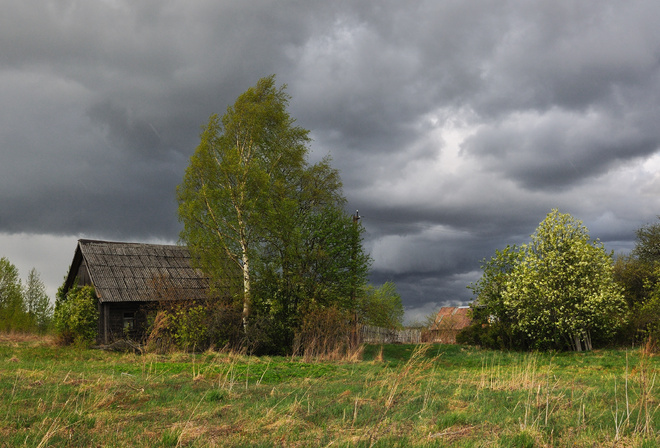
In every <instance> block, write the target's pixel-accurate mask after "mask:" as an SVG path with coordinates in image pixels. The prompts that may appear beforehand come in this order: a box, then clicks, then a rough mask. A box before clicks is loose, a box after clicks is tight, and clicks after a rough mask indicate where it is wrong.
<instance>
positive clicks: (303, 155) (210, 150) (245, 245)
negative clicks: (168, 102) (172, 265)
mask: <svg viewBox="0 0 660 448" xmlns="http://www.w3.org/2000/svg"><path fill="white" fill-rule="evenodd" d="M288 101H289V96H288V95H287V94H286V92H285V86H282V87H279V88H277V87H276V86H275V78H274V76H270V77H267V78H262V79H260V80H259V81H258V82H257V84H256V86H254V87H251V88H250V89H248V90H247V91H246V92H245V93H243V94H242V95H240V96H239V97H238V99H237V100H236V102H235V103H234V105H233V106H230V107H229V108H228V109H227V112H226V114H225V115H224V116H223V117H222V118H219V117H218V116H216V115H213V116H211V118H210V119H209V122H208V124H207V125H206V127H205V128H204V129H203V131H202V134H201V138H200V144H199V146H198V147H197V149H196V151H195V153H194V155H193V156H192V157H191V159H190V165H189V167H188V168H187V170H186V173H185V175H184V179H183V182H182V184H181V185H179V187H178V188H177V199H178V202H179V219H180V221H181V222H182V223H183V227H184V228H183V231H182V232H181V235H180V236H181V239H182V240H183V241H184V242H185V243H186V244H187V245H188V247H189V249H190V251H191V254H192V255H193V257H194V258H195V260H196V262H197V263H198V265H199V266H200V267H201V268H202V269H203V270H204V271H205V272H206V273H207V274H208V275H209V276H210V278H211V279H212V283H213V286H214V291H215V292H216V293H217V292H218V291H222V292H223V293H222V294H220V295H230V296H231V297H232V298H234V302H235V303H236V304H240V305H242V309H243V313H242V314H243V325H244V328H245V330H246V331H248V327H249V325H248V324H249V323H250V322H252V324H251V325H252V326H253V330H251V331H257V330H256V329H257V328H263V326H264V325H266V323H268V322H269V323H270V324H272V325H274V326H275V327H277V328H273V331H268V332H267V333H268V334H269V335H270V336H269V339H271V340H279V341H282V342H281V343H282V344H285V345H286V344H288V345H289V346H290V344H291V342H292V339H293V331H294V329H295V328H297V326H298V325H300V323H301V316H302V315H303V314H304V313H305V310H307V309H311V308H313V307H318V306H321V307H326V306H335V305H336V306H339V307H341V308H345V309H348V308H350V309H353V308H354V306H355V295H356V292H357V291H358V289H359V288H361V287H362V286H363V285H364V284H365V282H366V278H367V275H368V268H369V263H370V259H369V257H368V256H367V255H366V254H365V253H364V251H363V249H362V244H361V243H362V237H361V235H362V231H363V229H362V227H361V226H360V225H359V224H354V223H353V222H352V220H351V217H350V216H348V215H347V214H346V213H345V212H344V211H343V207H344V205H345V202H346V201H345V199H344V197H343V194H342V185H341V180H340V177H339V173H338V172H337V171H336V170H335V169H333V168H332V167H331V166H330V161H329V159H324V160H322V161H321V162H319V163H316V164H314V165H310V164H309V163H308V162H307V156H308V152H309V150H308V146H307V145H308V143H309V137H308V134H309V131H307V130H305V129H303V128H301V127H298V126H296V125H295V120H294V119H293V118H291V117H290V115H289V113H288V112H287V106H288ZM246 336H247V337H248V338H250V335H249V334H247V335H246ZM285 341H286V342H285Z"/></svg>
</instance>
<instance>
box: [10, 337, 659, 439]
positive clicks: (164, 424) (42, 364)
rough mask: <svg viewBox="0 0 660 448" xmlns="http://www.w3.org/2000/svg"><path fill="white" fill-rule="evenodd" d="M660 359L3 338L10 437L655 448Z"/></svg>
mask: <svg viewBox="0 0 660 448" xmlns="http://www.w3.org/2000/svg"><path fill="white" fill-rule="evenodd" d="M658 367H659V362H658V359H657V358H656V357H655V356H653V353H652V352H651V350H648V349H647V348H645V347H642V348H640V349H629V350H597V351H593V352H589V353H509V352H497V351H487V350H479V349H476V348H470V347H463V346H449V345H423V346H411V345H386V346H365V347H364V348H363V351H362V352H361V353H360V354H359V356H356V357H354V358H353V359H350V360H339V361H337V360H335V361H323V360H307V361H306V360H303V359H300V358H285V357H260V358H257V357H250V356H246V355H242V354H235V353H221V352H220V353H219V352H213V351H209V352H205V353H198V354H189V353H171V354H166V355H158V354H135V353H114V352H104V351H100V350H92V349H82V348H75V347H58V346H56V345H54V344H53V343H52V342H51V341H50V340H49V339H47V338H38V337H31V336H16V335H14V336H0V391H1V393H2V397H1V398H0V403H1V405H0V446H7V447H47V446H55V447H69V446H70V447H80V446H109V447H215V446H218V447H220V446H230V447H330V446H332V447H409V446H410V447H546V446H557V447H565V446H576V447H593V446H608V447H611V446H620V447H654V446H658V445H659V444H660V443H659V442H660V437H658V430H659V429H660V415H658V412H657V411H658V407H659V404H660V402H659V401H658V384H657V382H656V375H657V371H658Z"/></svg>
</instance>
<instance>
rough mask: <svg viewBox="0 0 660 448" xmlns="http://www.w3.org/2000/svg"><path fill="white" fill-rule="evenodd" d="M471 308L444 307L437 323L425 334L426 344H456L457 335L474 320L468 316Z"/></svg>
mask: <svg viewBox="0 0 660 448" xmlns="http://www.w3.org/2000/svg"><path fill="white" fill-rule="evenodd" d="M469 310H470V308H468V307H466V306H443V307H442V308H440V310H439V311H438V314H437V316H436V318H435V322H433V324H432V325H431V327H430V328H429V329H428V330H427V331H426V332H425V334H424V337H423V339H424V341H425V342H437V343H441V344H455V343H456V335H457V334H458V333H459V332H460V331H461V330H462V329H464V328H465V327H468V326H470V324H471V323H472V320H471V319H470V316H469V315H468V311H469Z"/></svg>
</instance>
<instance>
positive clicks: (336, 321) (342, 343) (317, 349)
mask: <svg viewBox="0 0 660 448" xmlns="http://www.w3.org/2000/svg"><path fill="white" fill-rule="evenodd" d="M353 330H354V327H353V325H351V320H350V315H349V313H347V312H346V311H344V310H341V309H339V308H337V307H329V308H319V309H314V310H311V311H309V312H308V313H307V314H306V315H305V316H304V318H303V321H302V324H301V326H300V328H299V329H298V331H297V332H296V337H295V342H294V347H293V350H294V354H300V355H302V356H303V358H305V359H306V360H309V359H319V358H320V359H345V358H347V357H348V358H350V357H352V356H353V355H354V352H356V351H357V350H358V347H356V344H355V343H353V342H354V341H355V340H356V339H357V338H354V337H353V336H355V335H353Z"/></svg>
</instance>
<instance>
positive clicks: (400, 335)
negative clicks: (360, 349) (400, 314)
mask: <svg viewBox="0 0 660 448" xmlns="http://www.w3.org/2000/svg"><path fill="white" fill-rule="evenodd" d="M360 339H361V341H362V342H364V343H367V344H419V343H421V342H422V330H420V329H406V330H391V329H389V328H380V327H372V326H371V325H362V327H360Z"/></svg>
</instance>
